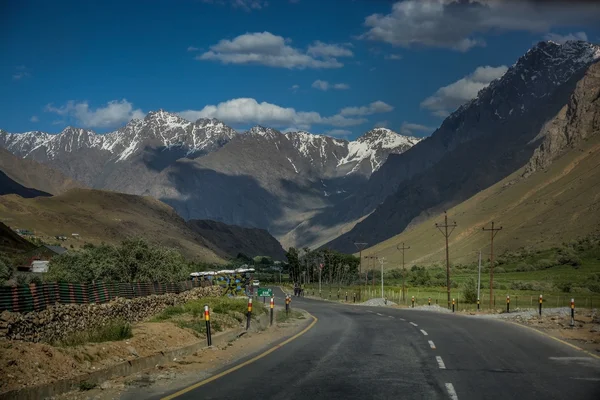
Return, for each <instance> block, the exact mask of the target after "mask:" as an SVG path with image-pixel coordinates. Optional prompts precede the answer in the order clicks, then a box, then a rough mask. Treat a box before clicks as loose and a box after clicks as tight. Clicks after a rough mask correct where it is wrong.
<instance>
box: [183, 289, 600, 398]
mask: <svg viewBox="0 0 600 400" xmlns="http://www.w3.org/2000/svg"><path fill="white" fill-rule="evenodd" d="M274 292H275V295H276V299H282V298H283V293H282V292H281V291H280V290H279V289H275V291H274ZM292 306H293V307H298V308H302V309H305V310H307V311H308V312H310V313H311V314H313V315H314V316H316V317H317V318H318V322H317V323H316V325H315V326H314V327H313V328H312V329H311V330H309V331H308V332H306V333H305V334H304V335H302V336H300V337H298V338H297V339H295V340H294V341H292V342H290V343H288V344H286V345H285V346H283V347H281V348H279V349H277V350H275V351H274V352H272V353H271V354H269V355H267V356H266V357H264V358H261V359H259V360H257V361H256V362H254V363H252V364H249V365H247V366H245V367H243V368H241V369H239V370H237V371H234V372H232V373H230V374H228V375H226V376H224V377H222V378H219V379H217V380H215V381H212V382H210V383H208V384H206V385H203V386H201V387H199V388H197V389H194V390H192V391H190V392H188V393H185V394H183V395H181V396H180V397H178V399H182V400H183V399H241V398H245V399H311V400H316V399H451V398H453V397H452V394H451V393H450V392H451V390H452V389H451V390H450V391H449V390H448V384H451V386H452V388H453V389H454V392H455V393H456V397H454V398H456V399H502V400H507V399H572V400H575V399H595V400H597V399H600V360H599V359H596V358H593V357H590V356H589V355H588V354H586V353H584V352H581V351H578V350H577V349H574V348H571V347H569V346H567V345H565V344H563V343H560V342H557V341H555V340H553V339H551V338H548V337H545V336H543V335H540V334H538V333H536V332H533V331H531V330H529V329H527V328H523V327H519V326H516V325H514V324H510V323H506V322H502V321H496V320H489V319H481V318H473V317H468V316H460V315H451V314H441V313H435V312H427V311H417V310H410V309H409V310H406V309H404V310H403V309H391V308H384V307H364V306H352V305H341V304H337V303H330V302H323V301H318V300H310V299H304V298H297V297H294V298H293V302H292ZM379 314H381V315H379ZM410 322H412V323H414V324H416V325H418V326H414V325H412V324H410ZM421 329H422V330H424V331H425V332H426V333H427V335H425V334H424V333H422V332H421ZM429 341H432V342H433V343H434V346H435V349H433V348H432V347H431V345H430V343H429ZM436 357H441V361H442V362H443V364H444V366H445V369H441V368H440V365H439V363H438V360H437V359H436ZM241 361H244V360H241ZM241 361H240V362H241ZM230 367H231V366H229V367H228V368H230ZM225 369H227V368H225Z"/></svg>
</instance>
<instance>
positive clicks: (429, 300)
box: [427, 297, 431, 306]
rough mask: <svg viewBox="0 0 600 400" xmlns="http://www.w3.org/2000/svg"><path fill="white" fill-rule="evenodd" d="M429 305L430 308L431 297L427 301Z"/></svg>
mask: <svg viewBox="0 0 600 400" xmlns="http://www.w3.org/2000/svg"><path fill="white" fill-rule="evenodd" d="M427 305H428V306H430V305H431V297H430V298H429V299H427Z"/></svg>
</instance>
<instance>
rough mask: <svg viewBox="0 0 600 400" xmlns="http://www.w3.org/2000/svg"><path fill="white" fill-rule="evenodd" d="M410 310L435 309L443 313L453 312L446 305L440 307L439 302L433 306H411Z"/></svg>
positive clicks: (434, 310)
mask: <svg viewBox="0 0 600 400" xmlns="http://www.w3.org/2000/svg"><path fill="white" fill-rule="evenodd" d="M409 310H420V311H433V312H441V313H451V312H452V310H449V309H447V308H445V307H440V306H438V305H437V304H433V305H431V306H416V307H415V308H409Z"/></svg>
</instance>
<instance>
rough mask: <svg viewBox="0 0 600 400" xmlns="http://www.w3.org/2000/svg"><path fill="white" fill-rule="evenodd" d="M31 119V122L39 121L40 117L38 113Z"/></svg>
mask: <svg viewBox="0 0 600 400" xmlns="http://www.w3.org/2000/svg"><path fill="white" fill-rule="evenodd" d="M29 121H31V122H39V121H40V119H39V118H38V117H37V115H32V116H31V118H29Z"/></svg>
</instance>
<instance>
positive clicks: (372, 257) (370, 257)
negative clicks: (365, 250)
mask: <svg viewBox="0 0 600 400" xmlns="http://www.w3.org/2000/svg"><path fill="white" fill-rule="evenodd" d="M365 258H366V259H367V260H373V263H372V264H371V265H372V268H371V271H373V279H371V282H372V286H373V288H375V260H377V259H378V257H377V256H365Z"/></svg>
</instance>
